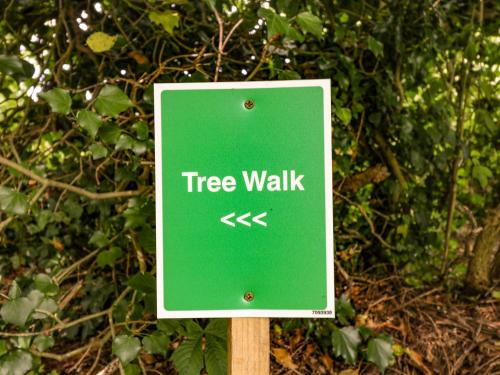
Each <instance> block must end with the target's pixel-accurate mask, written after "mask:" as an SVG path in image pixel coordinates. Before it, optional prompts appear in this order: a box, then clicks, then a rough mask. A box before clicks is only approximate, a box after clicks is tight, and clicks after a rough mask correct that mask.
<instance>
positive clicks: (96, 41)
mask: <svg viewBox="0 0 500 375" xmlns="http://www.w3.org/2000/svg"><path fill="white" fill-rule="evenodd" d="M117 39H118V37H117V36H116V35H114V36H111V35H109V34H106V33H103V32H102V31H97V32H95V33H92V34H90V36H89V37H88V38H87V45H88V46H89V48H90V49H91V50H92V51H93V52H106V51H109V50H110V49H111V48H113V45H114V44H115V42H116V40H117Z"/></svg>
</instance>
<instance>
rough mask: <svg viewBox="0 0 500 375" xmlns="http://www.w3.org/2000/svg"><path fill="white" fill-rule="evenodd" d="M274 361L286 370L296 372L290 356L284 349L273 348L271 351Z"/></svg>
mask: <svg viewBox="0 0 500 375" xmlns="http://www.w3.org/2000/svg"><path fill="white" fill-rule="evenodd" d="M272 351H273V354H274V356H275V357H276V360H277V361H278V362H279V363H280V364H281V365H282V366H283V367H286V368H287V369H290V370H297V367H298V366H297V365H296V364H295V363H294V362H293V359H292V356H291V354H290V353H288V351H287V350H286V349H283V348H273V349H272Z"/></svg>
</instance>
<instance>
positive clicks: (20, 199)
mask: <svg viewBox="0 0 500 375" xmlns="http://www.w3.org/2000/svg"><path fill="white" fill-rule="evenodd" d="M28 207H29V205H28V199H27V198H26V195H24V194H23V193H21V192H19V191H15V190H12V189H10V188H7V187H3V186H0V208H1V209H2V211H5V212H6V213H8V214H12V215H23V214H25V213H26V212H27V211H28Z"/></svg>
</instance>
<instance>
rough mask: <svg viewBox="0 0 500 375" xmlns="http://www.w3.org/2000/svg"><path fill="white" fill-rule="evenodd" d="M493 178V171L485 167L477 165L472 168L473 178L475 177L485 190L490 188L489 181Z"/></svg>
mask: <svg viewBox="0 0 500 375" xmlns="http://www.w3.org/2000/svg"><path fill="white" fill-rule="evenodd" d="M492 176H493V173H492V172H491V170H490V169H489V168H487V167H485V166H483V165H479V164H475V165H474V166H473V167H472V177H474V178H475V179H476V180H477V181H478V182H479V185H481V188H482V189H484V188H485V187H486V186H488V179H489V178H490V177H492Z"/></svg>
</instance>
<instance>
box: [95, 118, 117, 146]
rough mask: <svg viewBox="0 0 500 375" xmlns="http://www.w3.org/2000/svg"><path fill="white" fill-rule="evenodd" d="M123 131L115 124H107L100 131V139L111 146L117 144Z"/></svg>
mask: <svg viewBox="0 0 500 375" xmlns="http://www.w3.org/2000/svg"><path fill="white" fill-rule="evenodd" d="M121 133H122V131H121V129H120V128H119V127H118V126H116V125H115V124H111V123H108V124H105V125H104V126H103V127H102V128H101V129H99V138H101V139H102V140H103V141H104V142H106V143H109V144H113V145H114V144H116V142H118V139H120V134H121Z"/></svg>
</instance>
